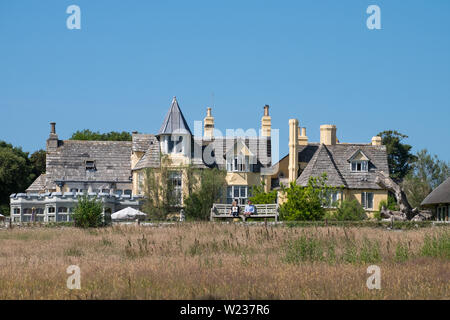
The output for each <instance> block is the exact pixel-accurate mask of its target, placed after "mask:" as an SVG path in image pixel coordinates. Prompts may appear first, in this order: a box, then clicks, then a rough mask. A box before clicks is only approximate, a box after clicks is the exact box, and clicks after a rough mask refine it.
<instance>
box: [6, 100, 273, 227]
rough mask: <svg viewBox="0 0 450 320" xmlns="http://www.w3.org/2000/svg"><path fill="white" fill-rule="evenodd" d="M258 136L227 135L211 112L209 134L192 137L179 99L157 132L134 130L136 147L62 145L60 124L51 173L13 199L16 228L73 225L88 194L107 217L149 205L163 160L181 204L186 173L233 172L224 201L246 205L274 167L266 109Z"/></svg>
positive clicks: (50, 144) (51, 147)
mask: <svg viewBox="0 0 450 320" xmlns="http://www.w3.org/2000/svg"><path fill="white" fill-rule="evenodd" d="M261 122H262V126H261V130H260V134H259V135H254V136H250V137H239V136H236V135H233V136H221V135H216V133H218V132H219V131H218V130H216V129H215V128H214V117H213V116H212V115H211V108H208V109H207V116H206V117H205V119H204V125H203V134H201V135H200V136H194V135H193V134H192V131H191V130H190V128H189V126H188V124H187V122H186V120H185V118H184V116H183V113H182V112H181V110H180V107H179V105H178V102H177V99H176V98H175V97H174V98H173V101H172V104H171V106H170V109H169V111H168V113H167V115H166V118H165V119H164V121H163V124H162V126H161V129H160V130H159V132H158V133H157V134H140V133H136V132H134V133H133V134H132V141H76V140H59V138H58V135H57V134H56V129H55V123H51V132H50V136H49V138H48V139H47V146H46V149H47V150H46V151H47V160H46V161H47V162H46V173H45V174H42V175H41V176H40V177H38V178H37V179H36V181H34V182H33V183H32V184H31V185H30V186H29V188H28V189H27V190H26V193H18V194H13V195H11V198H10V204H11V217H12V220H13V221H14V222H20V221H23V222H27V221H45V222H51V221H56V222H62V221H71V213H72V211H73V208H74V207H75V205H76V203H77V199H78V196H80V195H81V194H84V193H87V194H88V195H90V196H97V197H98V198H99V199H100V200H101V201H102V203H103V207H104V214H106V215H109V214H111V213H114V212H116V211H118V210H121V209H123V208H125V207H134V208H139V207H140V206H141V205H142V201H143V196H144V194H143V193H144V192H143V180H144V177H145V170H146V169H147V168H159V167H160V166H161V157H165V158H168V159H170V166H171V176H170V179H171V183H172V184H173V186H174V189H175V192H176V193H175V194H177V195H178V196H179V199H178V204H179V205H180V206H182V205H183V198H184V196H185V195H186V192H187V190H186V186H185V185H186V184H185V179H186V168H187V166H188V165H189V166H194V167H197V168H203V169H208V168H213V167H218V168H220V169H225V170H227V175H226V182H227V192H226V196H225V197H224V199H223V201H226V202H228V203H231V201H232V200H233V199H237V200H238V201H239V202H240V203H244V202H245V200H246V199H247V198H248V196H249V189H250V188H251V186H253V185H258V184H260V183H261V181H262V180H264V179H266V178H267V177H266V176H264V175H262V172H263V171H264V170H263V168H270V167H271V165H272V164H271V158H272V157H271V117H270V116H269V106H267V105H266V106H265V107H264V115H263V117H262V120H261Z"/></svg>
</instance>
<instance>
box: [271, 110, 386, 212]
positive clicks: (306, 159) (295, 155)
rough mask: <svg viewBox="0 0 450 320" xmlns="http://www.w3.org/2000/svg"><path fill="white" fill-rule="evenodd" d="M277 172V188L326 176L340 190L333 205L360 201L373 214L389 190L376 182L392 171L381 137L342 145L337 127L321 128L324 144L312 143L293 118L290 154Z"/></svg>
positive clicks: (274, 177) (273, 179) (333, 197)
mask: <svg viewBox="0 0 450 320" xmlns="http://www.w3.org/2000/svg"><path fill="white" fill-rule="evenodd" d="M273 170H274V171H273V174H272V176H271V178H270V180H271V186H272V188H275V189H276V188H278V187H279V186H280V185H281V184H284V185H286V186H287V185H289V183H290V182H295V183H297V184H298V185H301V186H306V185H307V183H308V180H309V178H310V177H318V176H321V175H322V174H323V173H326V174H327V178H328V180H327V184H328V185H330V186H332V187H335V188H336V189H337V191H336V192H335V193H333V194H331V195H330V197H331V199H330V202H331V203H336V202H337V200H341V199H342V200H345V199H356V200H358V202H359V203H360V204H361V205H362V206H363V208H364V209H365V210H366V212H367V213H369V214H371V213H373V212H374V211H378V206H379V203H380V201H382V200H387V197H388V191H387V190H384V189H383V188H381V187H380V186H378V185H377V184H376V183H375V177H376V172H377V171H384V172H389V167H388V162H387V154H386V147H385V146H383V145H382V143H381V137H373V138H372V141H371V142H370V143H367V144H364V143H342V142H339V140H338V138H337V128H336V126H335V125H322V126H320V142H309V141H308V137H307V135H306V128H300V127H299V123H298V120H297V119H290V120H289V154H288V155H286V156H285V157H284V158H282V159H281V160H280V161H279V162H278V163H277V164H276V165H274V167H273ZM280 201H283V199H280Z"/></svg>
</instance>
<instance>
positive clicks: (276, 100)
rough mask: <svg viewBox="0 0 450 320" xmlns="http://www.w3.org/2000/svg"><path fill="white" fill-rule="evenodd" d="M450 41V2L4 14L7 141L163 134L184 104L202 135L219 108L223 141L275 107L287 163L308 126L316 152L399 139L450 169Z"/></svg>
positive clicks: (2, 132) (7, 9) (28, 4)
mask: <svg viewBox="0 0 450 320" xmlns="http://www.w3.org/2000/svg"><path fill="white" fill-rule="evenodd" d="M72 4H76V5H78V6H80V8H81V30H68V29H67V27H66V19H67V17H68V16H69V15H68V14H67V13H66V8H67V7H68V6H69V5H72ZM371 4H376V5H378V6H379V7H380V8H381V24H382V30H368V29H367V27H366V19H367V17H368V16H369V15H368V14H367V13H366V9H367V7H368V6H369V5H371ZM449 35H450V1H448V0H433V1H426V0H422V1H403V0H390V1H380V0H372V1H365V0H346V1H335V0H310V1H300V0H295V1H263V0H258V1H254V0H245V1H242V0H241V1H234V0H227V1H223V0H221V1H219V0H207V1H197V0H192V1H173V0H164V1H138V0H135V1H112V0H109V1H101V0H89V1H87V0H72V1H65V0H57V1H56V0H46V1H25V0H21V1H13V0H3V1H1V2H0V117H1V119H2V121H1V122H0V123H1V124H0V140H6V141H8V142H10V143H13V144H14V145H19V146H22V147H23V149H24V150H26V151H35V150H37V149H40V148H44V147H45V139H46V138H47V137H48V133H49V124H48V123H49V122H50V121H56V122H57V132H58V134H59V136H60V138H64V139H66V138H68V137H70V135H71V133H72V132H74V131H76V130H78V129H84V128H87V129H92V130H99V131H102V132H105V131H112V130H114V131H122V130H127V131H134V130H137V131H140V132H145V133H156V132H157V131H158V129H159V127H160V125H161V122H162V121H163V118H164V115H165V113H166V112H167V109H168V108H169V106H170V102H171V99H172V97H173V96H177V99H178V101H179V103H180V107H181V109H182V111H183V112H184V114H185V117H186V119H187V120H188V122H189V125H190V126H191V129H193V122H194V121H195V120H202V119H203V118H204V116H205V112H206V107H208V106H211V105H212V103H213V99H212V95H214V107H213V115H214V116H215V124H216V127H217V128H218V129H221V130H223V132H225V129H226V128H259V127H260V123H261V122H260V119H261V116H262V112H263V106H264V105H265V104H269V105H270V106H271V116H272V127H273V128H278V129H280V151H281V156H282V155H284V154H286V153H287V151H288V121H289V119H290V118H297V119H299V121H300V125H301V126H306V127H307V134H308V136H309V139H310V141H318V140H319V126H320V125H321V124H335V125H337V127H338V137H339V139H340V140H341V141H343V142H369V141H370V139H371V137H372V136H374V135H376V134H377V133H378V132H380V131H383V130H387V129H395V130H398V131H400V132H402V133H404V134H406V135H408V136H409V139H408V140H407V142H408V143H410V144H411V145H413V146H414V151H418V150H420V149H422V148H427V149H428V150H429V151H430V152H431V153H433V154H437V155H438V156H439V157H440V158H441V159H443V160H450V148H449V147H448V145H449V143H448V141H450V36H449Z"/></svg>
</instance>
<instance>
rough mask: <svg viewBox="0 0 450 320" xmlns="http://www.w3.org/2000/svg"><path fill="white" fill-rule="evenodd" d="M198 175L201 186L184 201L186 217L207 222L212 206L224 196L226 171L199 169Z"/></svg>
mask: <svg viewBox="0 0 450 320" xmlns="http://www.w3.org/2000/svg"><path fill="white" fill-rule="evenodd" d="M197 173H198V175H199V181H200V185H199V186H198V187H197V188H196V189H195V190H193V191H192V192H191V193H190V195H189V196H188V197H187V198H186V199H185V200H184V205H185V210H186V217H188V218H194V219H199V220H207V219H208V218H209V214H210V210H211V208H212V205H213V204H214V203H215V202H216V201H218V200H219V199H220V198H221V197H222V195H223V194H224V189H225V185H226V180H225V177H226V171H225V170H219V169H217V168H214V169H201V170H200V169H199V170H198V171H197Z"/></svg>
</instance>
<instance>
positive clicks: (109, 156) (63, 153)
mask: <svg viewBox="0 0 450 320" xmlns="http://www.w3.org/2000/svg"><path fill="white" fill-rule="evenodd" d="M131 150H132V142H130V141H77V140H66V141H60V146H59V147H58V148H57V149H56V151H55V152H49V153H48V154H47V175H46V177H47V184H46V185H47V188H51V187H53V186H54V182H55V181H89V182H130V176H131V160H130V157H131ZM86 161H95V170H93V171H89V170H86Z"/></svg>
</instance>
